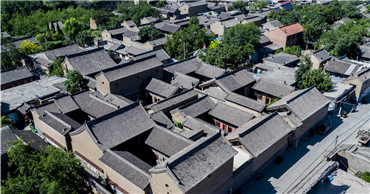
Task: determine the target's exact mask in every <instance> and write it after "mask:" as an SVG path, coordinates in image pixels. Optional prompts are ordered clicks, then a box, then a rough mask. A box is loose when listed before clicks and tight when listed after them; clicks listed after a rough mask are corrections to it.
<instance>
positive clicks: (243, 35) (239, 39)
mask: <svg viewBox="0 0 370 194" xmlns="http://www.w3.org/2000/svg"><path fill="white" fill-rule="evenodd" d="M259 40H260V30H259V29H258V27H257V26H256V25H254V23H247V24H237V25H235V26H233V27H231V28H229V29H227V30H226V32H225V34H224V36H223V39H222V42H223V43H225V44H229V45H234V46H244V45H247V44H252V45H253V46H256V45H257V43H258V41H259Z"/></svg>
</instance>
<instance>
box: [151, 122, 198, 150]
mask: <svg viewBox="0 0 370 194" xmlns="http://www.w3.org/2000/svg"><path fill="white" fill-rule="evenodd" d="M191 143H193V141H192V140H190V139H187V138H185V137H183V136H181V135H178V134H176V133H175V132H172V131H171V130H168V129H166V128H163V127H160V126H155V127H154V128H153V129H152V131H151V132H150V134H149V136H148V138H147V139H146V140H145V144H147V145H148V146H150V147H152V148H154V149H155V150H157V151H159V152H161V153H163V154H165V155H166V156H168V157H170V156H173V155H174V154H176V153H177V152H179V151H181V150H182V149H184V148H185V147H187V146H189V145H190V144H191Z"/></svg>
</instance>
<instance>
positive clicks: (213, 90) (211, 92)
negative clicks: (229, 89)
mask: <svg viewBox="0 0 370 194" xmlns="http://www.w3.org/2000/svg"><path fill="white" fill-rule="evenodd" d="M207 95H208V96H210V97H213V98H216V99H218V100H224V99H225V97H226V95H227V93H226V92H224V91H223V90H222V89H221V88H219V87H210V88H208V90H207Z"/></svg>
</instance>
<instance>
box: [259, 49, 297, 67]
mask: <svg viewBox="0 0 370 194" xmlns="http://www.w3.org/2000/svg"><path fill="white" fill-rule="evenodd" d="M263 61H271V62H274V63H278V64H281V65H285V64H291V63H298V62H299V59H298V57H297V56H295V55H292V54H288V53H283V52H281V53H278V54H276V55H273V56H271V57H267V58H264V59H263Z"/></svg>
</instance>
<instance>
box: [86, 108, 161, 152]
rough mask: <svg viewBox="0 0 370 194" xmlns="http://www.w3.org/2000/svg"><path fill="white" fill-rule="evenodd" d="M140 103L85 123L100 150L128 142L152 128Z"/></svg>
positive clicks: (152, 122)
mask: <svg viewBox="0 0 370 194" xmlns="http://www.w3.org/2000/svg"><path fill="white" fill-rule="evenodd" d="M154 125H155V123H154V121H152V120H151V119H150V118H149V116H148V114H147V113H146V112H145V110H144V108H143V107H142V106H141V105H140V103H138V102H135V103H133V104H130V105H128V106H126V107H123V108H121V109H118V110H116V111H114V112H111V113H108V114H106V115H104V116H102V117H99V118H97V119H95V120H92V121H90V122H88V123H87V126H88V127H89V130H90V131H91V134H93V136H94V137H93V139H94V138H95V139H96V142H97V145H98V147H99V148H100V149H102V150H106V149H109V148H112V147H115V146H117V145H119V144H122V143H123V142H125V141H127V140H130V139H131V138H133V137H136V136H138V135H140V134H142V133H144V132H146V131H148V130H150V129H152V128H153V127H154Z"/></svg>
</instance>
